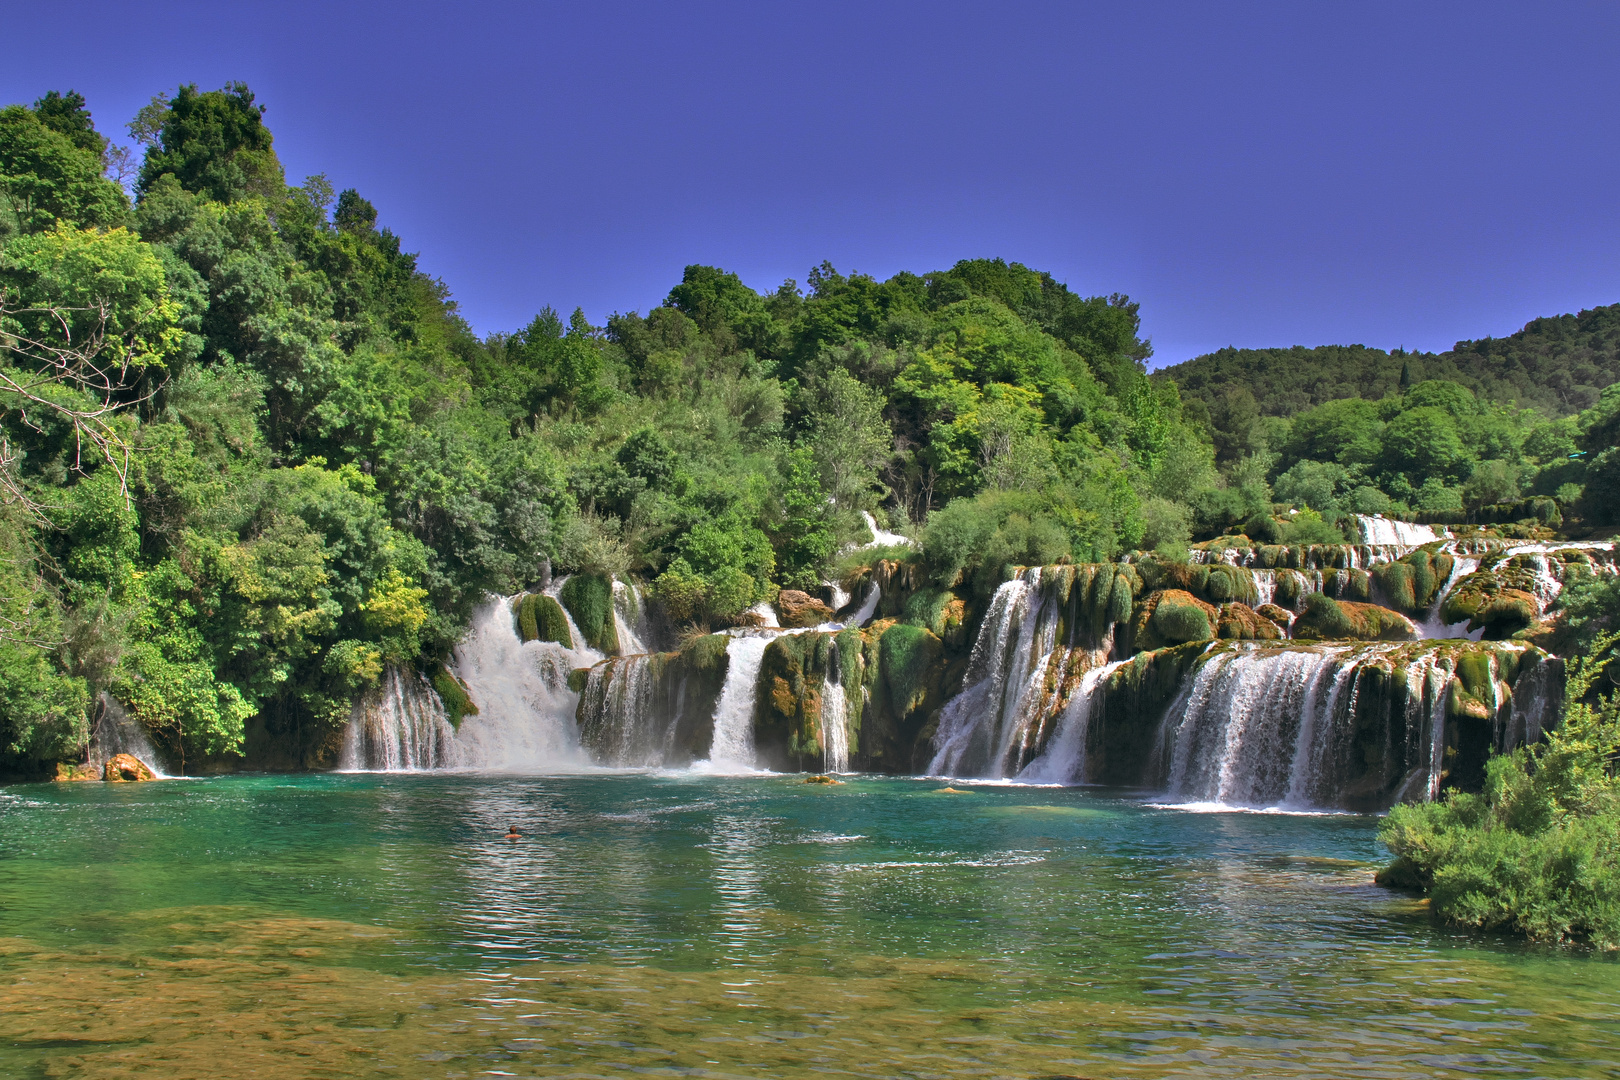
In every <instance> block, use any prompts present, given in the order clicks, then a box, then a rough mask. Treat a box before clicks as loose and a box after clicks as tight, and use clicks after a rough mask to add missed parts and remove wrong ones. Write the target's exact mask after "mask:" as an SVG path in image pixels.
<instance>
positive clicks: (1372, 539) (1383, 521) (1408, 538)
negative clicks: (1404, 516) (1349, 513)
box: [1355, 514, 1440, 549]
mask: <svg viewBox="0 0 1620 1080" xmlns="http://www.w3.org/2000/svg"><path fill="white" fill-rule="evenodd" d="M1355 519H1356V525H1357V527H1358V528H1360V529H1361V536H1362V539H1363V541H1365V542H1366V543H1368V544H1374V545H1379V544H1388V545H1398V546H1401V547H1405V548H1408V549H1411V548H1415V547H1422V546H1423V545H1424V544H1432V543H1434V542H1435V541H1436V540H1439V539H1440V536H1439V535H1438V534H1436V533H1435V531H1434V529H1432V528H1431V527H1429V526H1428V525H1414V524H1413V523H1412V522H1410V521H1397V520H1395V519H1393V518H1386V517H1384V516H1383V515H1381V514H1372V515H1370V516H1369V515H1366V514H1357V515H1355Z"/></svg>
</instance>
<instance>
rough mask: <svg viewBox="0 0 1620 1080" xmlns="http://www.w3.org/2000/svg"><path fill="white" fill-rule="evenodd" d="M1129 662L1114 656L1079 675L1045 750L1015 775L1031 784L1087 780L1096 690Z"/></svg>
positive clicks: (1095, 707)
mask: <svg viewBox="0 0 1620 1080" xmlns="http://www.w3.org/2000/svg"><path fill="white" fill-rule="evenodd" d="M1128 663H1130V661H1129V660H1114V661H1111V662H1109V663H1106V664H1103V665H1102V666H1101V667H1096V668H1092V669H1091V670H1090V671H1088V672H1086V673H1085V674H1084V675H1082V676H1080V685H1079V686H1077V687H1075V689H1074V691H1073V692H1072V693H1071V694H1070V695H1069V700H1068V703H1067V704H1066V705H1065V706H1064V708H1063V716H1062V718H1061V720H1060V721H1059V726H1058V729H1057V731H1056V732H1055V733H1053V735H1052V741H1051V742H1050V743H1049V744H1048V746H1047V749H1046V752H1045V753H1044V754H1042V755H1041V756H1040V757H1038V758H1036V759H1035V760H1034V761H1032V762H1030V763H1029V764H1028V765H1027V766H1025V767H1024V771H1023V772H1021V773H1019V774H1018V779H1020V780H1024V781H1027V782H1029V783H1032V784H1083V783H1085V782H1086V739H1087V736H1088V735H1090V733H1091V718H1092V715H1093V714H1094V713H1095V712H1096V710H1097V707H1098V705H1099V704H1100V703H1101V695H1100V694H1099V693H1098V690H1100V689H1101V688H1102V686H1103V685H1104V684H1105V683H1106V682H1107V681H1108V677H1109V676H1110V675H1112V674H1113V673H1114V672H1116V671H1118V670H1119V669H1120V668H1122V667H1124V666H1125V665H1126V664H1128Z"/></svg>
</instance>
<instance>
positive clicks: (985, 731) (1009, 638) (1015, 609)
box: [928, 567, 1057, 777]
mask: <svg viewBox="0 0 1620 1080" xmlns="http://www.w3.org/2000/svg"><path fill="white" fill-rule="evenodd" d="M1040 584H1041V569H1040V567H1032V568H1030V569H1028V570H1025V571H1024V572H1023V573H1022V574H1020V575H1019V576H1018V577H1016V578H1014V579H1013V580H1011V581H1006V582H1003V583H1002V584H1001V586H1000V587H999V588H998V589H997V590H996V594H995V596H994V597H992V598H991V600H990V610H989V612H988V613H987V614H986V615H985V617H984V625H983V626H982V627H981V628H980V630H979V636H978V638H977V640H975V641H974V643H973V652H972V654H971V655H970V656H969V658H968V668H967V676H966V678H965V680H964V683H965V685H964V686H963V689H962V692H961V693H960V694H957V695H956V696H955V697H953V698H952V699H951V700H950V701H949V702H947V703H946V705H945V708H944V710H943V711H942V712H941V714H940V719H939V730H938V733H937V734H936V735H935V736H934V746H935V748H936V749H935V753H934V759H933V761H932V762H931V763H930V764H929V766H928V771H929V772H930V773H932V774H934V775H936V776H986V777H1001V776H1004V775H1005V774H1006V768H1007V760H1008V757H1009V751H1011V750H1012V749H1013V748H1014V746H1015V744H1016V742H1017V740H1018V737H1019V736H1020V735H1022V734H1024V733H1025V729H1026V727H1027V725H1028V724H1029V722H1030V721H1031V720H1034V719H1036V714H1037V710H1038V708H1039V706H1040V704H1041V697H1042V689H1043V684H1044V681H1045V678H1046V668H1047V664H1048V663H1049V662H1050V661H1051V657H1052V650H1053V648H1054V646H1055V644H1056V640H1055V639H1056V634H1057V620H1056V619H1053V618H1042V616H1043V615H1044V614H1045V608H1046V607H1047V604H1046V603H1045V602H1044V601H1043V599H1042V596H1041V590H1040ZM1022 764H1023V762H1021V761H1019V762H1016V763H1015V764H1014V771H1017V768H1018V767H1020V766H1021V765H1022Z"/></svg>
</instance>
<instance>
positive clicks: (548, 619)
mask: <svg viewBox="0 0 1620 1080" xmlns="http://www.w3.org/2000/svg"><path fill="white" fill-rule="evenodd" d="M517 620H518V637H520V638H522V639H523V640H524V641H554V642H556V643H557V644H558V645H561V646H562V647H563V648H565V649H572V648H573V647H574V635H573V634H571V633H569V632H568V618H567V616H565V615H564V614H563V609H562V605H561V604H559V603H557V601H556V600H554V599H553V598H552V597H549V596H545V595H543V594H540V593H530V594H529V595H527V596H525V597H523V598H522V599H521V600H519V601H518V604H517Z"/></svg>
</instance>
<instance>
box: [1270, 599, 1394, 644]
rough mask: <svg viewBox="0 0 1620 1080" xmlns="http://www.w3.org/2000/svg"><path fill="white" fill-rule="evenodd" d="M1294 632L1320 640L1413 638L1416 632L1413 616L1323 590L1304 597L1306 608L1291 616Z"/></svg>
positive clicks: (1296, 635) (1299, 636)
mask: <svg viewBox="0 0 1620 1080" xmlns="http://www.w3.org/2000/svg"><path fill="white" fill-rule="evenodd" d="M1293 635H1294V637H1295V638H1309V639H1315V640H1319V641H1346V640H1348V641H1413V640H1415V639H1416V638H1417V636H1418V634H1417V627H1416V626H1414V625H1413V624H1412V620H1411V619H1408V618H1407V617H1406V616H1404V615H1402V614H1401V613H1400V612H1398V611H1391V610H1390V609H1389V608H1384V607H1379V606H1378V605H1377V604H1359V603H1356V602H1355V601H1352V600H1335V599H1333V598H1332V597H1330V596H1327V595H1324V594H1322V593H1312V594H1311V595H1310V596H1309V597H1308V598H1307V599H1306V601H1305V611H1304V612H1303V613H1302V614H1301V615H1300V616H1299V618H1297V619H1295V620H1294V627H1293Z"/></svg>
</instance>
